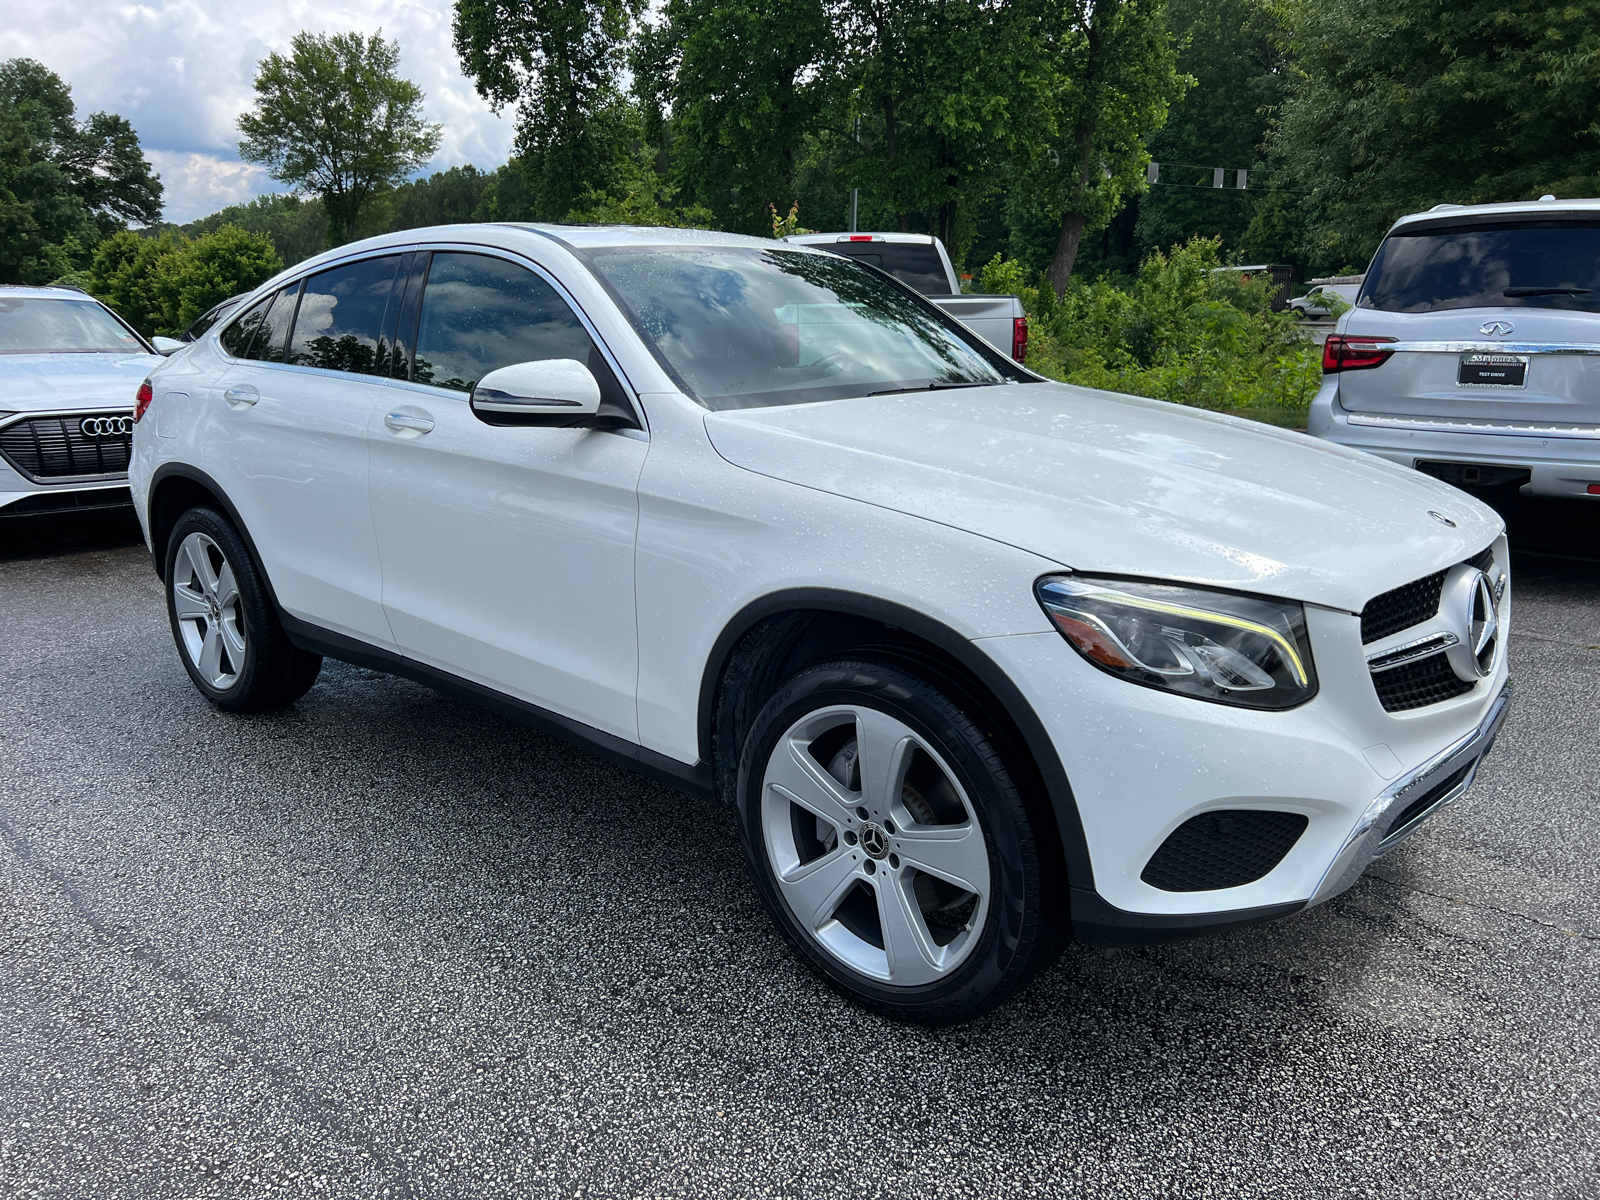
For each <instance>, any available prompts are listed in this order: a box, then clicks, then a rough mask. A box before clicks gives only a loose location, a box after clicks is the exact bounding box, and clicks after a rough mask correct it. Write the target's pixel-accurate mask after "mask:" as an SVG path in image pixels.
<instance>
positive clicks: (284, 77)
mask: <svg viewBox="0 0 1600 1200" xmlns="http://www.w3.org/2000/svg"><path fill="white" fill-rule="evenodd" d="M399 62H400V45H399V43H398V42H386V41H384V40H383V34H382V31H379V32H378V33H375V34H373V35H372V36H371V37H366V38H364V37H362V36H361V35H360V34H359V33H335V34H327V35H323V34H314V33H307V32H301V33H297V34H295V36H294V40H293V41H292V42H291V43H290V53H289V55H288V57H285V56H283V55H281V54H278V53H276V52H273V53H271V54H268V55H267V57H266V58H264V59H262V60H261V63H260V66H259V67H258V69H257V71H256V78H255V90H256V110H255V111H254V112H248V113H245V114H244V115H243V116H241V117H240V118H239V131H240V132H241V133H242V134H244V137H243V138H242V139H241V140H240V142H239V155H240V157H241V158H244V159H246V160H247V161H249V162H257V163H263V164H265V165H266V166H267V167H268V168H269V169H270V170H271V172H272V177H273V178H274V179H278V180H281V181H283V182H285V183H288V184H292V185H294V186H296V187H301V188H304V189H306V190H307V191H310V192H314V193H316V195H318V196H319V197H321V199H322V204H323V208H324V210H325V211H326V213H327V217H328V224H329V226H330V232H332V233H335V234H337V235H341V236H342V237H343V238H344V239H346V240H348V239H349V238H351V237H353V236H354V235H355V233H356V229H357V227H358V225H359V223H360V221H361V218H362V215H363V213H364V212H365V210H366V209H367V207H368V206H369V205H370V204H371V203H372V201H373V198H374V197H375V196H376V195H377V194H378V193H379V192H380V191H382V190H383V189H385V188H388V187H392V186H393V185H394V184H396V183H398V182H400V181H401V180H402V179H404V178H405V177H406V176H407V175H409V174H410V173H411V172H412V171H414V170H416V169H417V168H418V167H420V166H422V165H423V164H424V163H426V162H427V161H428V159H430V158H432V157H433V152H434V151H435V150H437V149H438V147H439V126H437V125H430V124H428V123H427V122H425V121H424V120H423V119H422V91H421V89H419V88H418V87H417V85H416V84H414V83H412V82H411V81H410V80H406V79H401V78H400V77H399V76H398V75H397V74H395V68H396V67H397V66H398V65H399Z"/></svg>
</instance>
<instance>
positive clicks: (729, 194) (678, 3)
mask: <svg viewBox="0 0 1600 1200" xmlns="http://www.w3.org/2000/svg"><path fill="white" fill-rule="evenodd" d="M664 11H665V17H666V25H665V26H664V30H663V33H662V34H660V35H657V34H655V32H654V31H653V30H652V31H649V33H647V34H646V36H645V37H644V38H643V39H642V48H643V49H644V50H645V51H646V55H645V56H643V57H644V58H648V55H649V51H651V50H654V51H656V54H657V61H658V62H659V60H660V50H661V43H662V41H663V40H664V41H665V42H666V43H668V44H670V45H671V46H672V47H674V48H675V51H676V55H675V58H676V61H671V60H670V59H669V60H668V61H666V62H663V63H660V65H659V66H657V67H656V71H657V74H656V75H654V76H653V75H652V74H651V73H650V72H649V70H648V67H647V64H646V62H643V61H641V62H640V63H639V65H640V66H641V67H646V70H645V71H643V72H640V71H638V70H637V69H636V74H635V88H636V91H643V92H644V95H643V96H642V99H643V100H644V102H645V104H646V106H647V109H646V110H647V111H650V110H651V109H652V108H654V109H655V111H657V112H659V107H658V106H659V97H660V96H661V94H662V93H663V92H665V94H666V96H667V97H669V98H670V103H671V105H672V115H673V122H672V133H673V140H672V149H673V155H674V164H673V166H674V178H675V180H676V181H677V183H678V184H679V186H680V187H681V188H682V189H683V191H684V192H685V193H686V194H688V195H690V196H693V197H695V198H696V199H697V200H698V201H700V202H701V203H702V204H705V205H708V206H709V207H710V208H711V210H712V211H713V212H714V213H715V215H716V219H717V220H718V221H719V222H720V223H721V224H722V225H723V227H724V228H729V229H737V230H739V231H741V232H744V233H761V232H763V231H764V230H765V228H766V225H767V206H768V205H769V204H770V203H772V202H774V201H781V202H784V203H789V202H792V201H793V200H794V198H795V178H796V171H797V169H798V165H799V159H800V156H801V154H802V153H803V150H804V145H805V139H806V138H807V136H808V135H809V134H810V133H812V132H813V131H814V130H815V129H816V128H817V127H818V124H819V121H820V120H821V116H822V111H823V108H824V107H825V105H826V103H827V100H828V97H829V93H830V91H831V90H832V85H833V83H834V81H835V79H836V78H837V76H836V73H834V72H833V71H831V70H829V71H826V72H824V71H822V70H821V68H822V66H823V64H825V63H827V62H829V61H830V60H833V59H835V58H836V57H837V54H838V50H839V47H838V44H837V39H836V38H835V37H834V36H833V32H832V29H831V27H830V24H829V21H828V14H827V12H826V11H825V9H824V7H823V3H822V0H668V3H667V5H666V8H665V10H664ZM662 75H665V76H666V78H665V79H662V78H661V76H662ZM645 132H646V137H648V134H649V131H648V130H646V131H645Z"/></svg>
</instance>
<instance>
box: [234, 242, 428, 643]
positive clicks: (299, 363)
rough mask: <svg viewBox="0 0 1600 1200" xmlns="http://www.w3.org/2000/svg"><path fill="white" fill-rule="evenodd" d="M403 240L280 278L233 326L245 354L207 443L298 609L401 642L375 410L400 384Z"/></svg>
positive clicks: (280, 586) (290, 604)
mask: <svg viewBox="0 0 1600 1200" xmlns="http://www.w3.org/2000/svg"><path fill="white" fill-rule="evenodd" d="M400 261H401V256H400V255H399V254H387V255H383V256H380V257H375V258H366V259H360V260H357V261H356V262H353V263H346V264H342V265H340V266H337V267H333V268H331V269H330V270H327V271H322V272H319V273H318V274H316V275H312V276H310V277H309V278H308V279H306V280H305V281H303V284H302V283H295V284H291V285H290V286H289V287H286V288H284V289H283V290H282V291H280V292H279V293H278V294H277V295H276V296H275V297H274V298H273V299H272V300H271V301H270V303H269V304H268V306H267V307H265V308H264V309H263V308H261V307H260V306H257V307H255V308H252V309H251V310H250V311H249V312H247V313H245V314H244V315H243V316H242V317H241V318H240V319H239V321H237V322H235V323H234V324H233V325H232V326H230V327H229V328H227V329H225V330H224V331H223V334H222V339H221V340H222V345H223V348H224V349H225V350H226V351H228V353H230V354H232V355H234V356H236V357H238V358H239V359H240V360H241V361H239V362H238V363H236V364H235V365H233V366H232V367H231V368H230V369H229V370H228V371H227V373H226V374H225V375H224V376H223V377H222V378H221V379H220V380H219V381H218V384H219V387H218V389H217V392H218V394H216V395H214V396H211V397H208V406H209V408H210V410H211V412H212V413H213V414H215V415H216V416H217V418H218V419H217V421H216V422H215V426H214V430H215V436H214V438H213V440H212V443H211V446H210V447H209V449H208V451H207V458H208V460H209V461H211V462H215V463H220V464H222V471H223V474H224V476H225V478H223V479H221V480H219V482H221V483H222V484H223V486H224V487H225V488H226V489H227V491H228V494H229V496H230V497H231V498H232V499H233V502H234V504H235V506H236V507H237V508H238V509H239V513H240V515H241V517H242V518H243V519H244V523H245V526H246V528H247V529H248V531H249V533H250V535H251V537H252V539H253V540H254V542H255V545H256V548H257V550H258V551H259V553H260V554H261V556H262V559H263V560H264V563H263V565H264V566H265V567H266V569H267V574H268V577H269V578H270V579H271V580H272V584H273V588H274V590H275V591H276V593H277V597H278V601H279V603H281V604H282V605H283V606H284V608H286V609H287V610H288V611H289V612H290V613H291V614H292V615H294V616H298V617H301V618H303V619H305V620H308V621H311V622H313V623H314V624H317V625H320V626H323V627H325V628H328V629H332V630H334V631H336V632H339V633H343V634H346V635H348V636H351V637H354V638H357V639H359V640H361V641H364V642H370V643H372V644H374V645H378V646H383V647H386V648H387V647H392V646H393V644H394V639H393V637H392V635H391V634H390V632H389V624H388V621H387V619H386V618H385V616H384V613H383V601H382V574H381V572H380V570H379V567H378V548H377V541H376V538H375V537H374V535H373V531H372V510H371V500H370V497H369V494H368V489H367V423H368V417H369V415H370V414H371V412H372V410H373V409H374V408H377V407H381V402H382V401H383V400H384V399H385V398H386V397H387V396H388V393H389V388H388V387H387V385H386V382H385V380H384V378H383V377H382V374H383V371H384V363H385V360H386V357H387V350H386V344H385V340H384V323H385V317H386V314H387V312H388V308H389V304H390V293H391V291H392V290H393V288H394V282H395V279H396V275H397V273H398V272H397V268H398V265H399V263H400Z"/></svg>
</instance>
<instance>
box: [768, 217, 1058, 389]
mask: <svg viewBox="0 0 1600 1200" xmlns="http://www.w3.org/2000/svg"><path fill="white" fill-rule="evenodd" d="M784 241H786V242H798V243H800V244H801V245H805V246H817V247H825V248H827V249H829V250H832V251H833V252H834V253H835V254H843V255H844V256H845V257H846V258H854V259H859V260H860V261H861V262H865V263H870V264H872V265H873V266H875V267H880V268H882V269H883V270H885V271H887V272H889V274H891V275H893V276H894V277H895V278H896V279H898V280H900V282H901V283H904V284H906V285H908V286H910V287H914V288H916V289H917V291H919V292H921V293H922V294H923V295H924V296H926V297H927V298H928V299H929V300H931V301H933V302H934V303H935V304H937V305H938V306H939V307H940V308H942V309H943V310H944V311H945V312H947V313H949V314H950V315H951V316H952V317H954V318H955V319H956V320H958V321H960V322H961V323H962V324H963V325H965V326H966V327H967V328H968V329H970V330H972V331H973V332H974V333H976V334H977V335H978V336H979V337H981V338H982V339H983V340H984V341H986V342H988V343H989V344H990V345H991V346H993V347H995V348H996V349H997V350H999V351H1000V352H1001V353H1002V354H1009V355H1010V356H1011V357H1012V358H1014V359H1016V360H1017V361H1018V362H1022V361H1023V360H1024V359H1025V358H1027V356H1028V315H1027V313H1025V312H1024V311H1023V309H1022V301H1021V300H1019V299H1017V297H1015V296H981V295H980V296H963V295H961V281H960V280H959V279H958V278H957V277H956V269H955V267H953V266H951V265H950V256H949V255H948V254H947V253H945V248H944V243H943V242H941V241H940V240H939V239H938V238H936V237H931V236H929V235H928V234H926V233H797V234H792V235H790V236H789V237H786V238H784Z"/></svg>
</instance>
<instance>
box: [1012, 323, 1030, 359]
mask: <svg viewBox="0 0 1600 1200" xmlns="http://www.w3.org/2000/svg"><path fill="white" fill-rule="evenodd" d="M1011 357H1012V358H1014V359H1016V360H1017V361H1018V362H1027V361H1028V318H1027V317H1017V318H1016V319H1015V320H1013V321H1012V322H1011Z"/></svg>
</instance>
